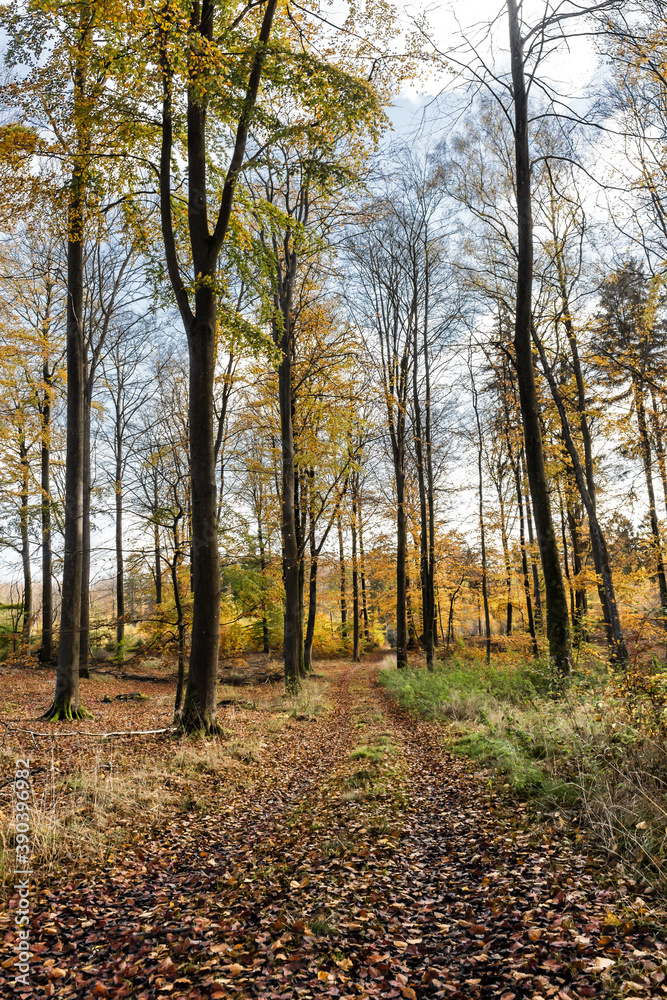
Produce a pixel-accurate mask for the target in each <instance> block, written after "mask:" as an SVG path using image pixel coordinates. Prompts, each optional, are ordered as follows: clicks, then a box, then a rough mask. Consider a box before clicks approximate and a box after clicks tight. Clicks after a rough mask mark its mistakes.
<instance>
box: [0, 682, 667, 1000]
mask: <svg viewBox="0 0 667 1000" xmlns="http://www.w3.org/2000/svg"><path fill="white" fill-rule="evenodd" d="M374 674H375V668H373V667H372V666H361V667H352V666H349V667H340V668H336V669H334V671H333V674H332V678H333V682H332V687H333V691H332V700H333V708H334V710H333V712H332V713H330V714H328V715H326V716H325V717H322V718H320V719H318V720H317V721H302V722H300V723H298V724H296V725H295V726H294V727H292V728H289V729H287V728H282V729H280V728H279V729H277V730H276V731H271V730H270V728H268V727H267V729H266V732H265V733H264V747H263V749H262V750H261V752H260V754H259V760H258V761H256V762H254V763H252V765H251V769H252V774H253V777H252V782H251V788H250V791H248V786H244V787H243V788H242V789H240V790H239V791H238V792H237V793H236V794H231V790H230V789H229V788H226V789H225V788H222V787H220V786H219V784H218V783H217V779H216V776H215V775H212V776H211V782H210V794H209V796H208V798H207V803H206V809H205V811H203V812H202V810H200V811H199V812H197V813H196V814H194V815H185V816H183V815H172V816H171V818H169V819H168V820H165V823H164V825H163V826H162V827H161V828H160V829H159V830H155V831H153V834H152V837H151V838H144V839H143V840H142V841H141V842H139V843H132V844H131V843H128V845H127V854H126V856H125V857H124V859H123V863H122V865H114V866H113V867H109V868H104V866H99V867H98V869H96V871H95V872H94V873H86V874H84V875H83V877H81V878H79V877H78V876H77V873H75V872H68V873H67V874H64V875H63V878H62V881H59V882H57V883H54V884H53V885H51V886H44V887H42V890H41V894H40V895H41V903H42V909H41V910H40V911H39V912H38V913H37V916H36V928H35V930H36V931H38V940H39V942H40V944H39V945H38V947H39V949H40V953H39V958H38V960H35V963H34V974H33V984H34V987H35V988H34V990H33V991H27V992H25V994H24V995H25V996H42V995H46V996H57V997H81V998H84V997H86V998H87V997H98V996H101V997H124V996H127V997H132V998H133V1000H148V998H150V1000H153V998H155V997H174V998H179V1000H183V998H186V997H187V998H195V1000H196V998H209V997H211V998H222V997H239V998H250V997H266V998H284V1000H287V998H289V1000H292V998H294V1000H297V998H304V1000H308V998H311V997H316V996H333V997H341V998H346V997H363V996H366V997H405V998H407V1000H415V998H416V997H430V996H443V997H450V998H464V997H465V998H476V997H499V998H502V1000H513V998H515V997H516V998H520V997H530V998H532V1000H539V998H544V1000H546V998H549V997H560V998H563V1000H564V998H575V997H590V996H615V995H618V996H625V997H638V996H640V997H644V998H646V997H653V996H664V995H667V989H666V988H665V986H664V985H663V980H664V972H665V969H666V968H667V949H666V948H665V946H664V945H663V943H662V942H661V941H659V940H656V928H652V927H651V925H650V923H646V921H644V926H643V929H642V928H641V927H639V926H638V923H637V917H636V914H635V913H634V912H633V911H632V910H631V909H630V908H628V906H625V905H623V903H622V901H621V899H620V897H619V896H618V894H617V893H616V892H614V891H613V890H612V889H609V888H607V889H603V888H601V887H600V884H599V882H600V876H599V874H598V875H596V873H595V872H594V871H593V870H591V869H589V867H588V864H587V858H586V856H585V854H583V853H581V854H580V853H577V851H576V849H575V848H574V847H573V846H572V845H571V844H570V843H569V842H568V841H567V840H566V839H565V837H564V836H562V835H561V837H560V839H559V836H558V834H556V833H555V832H554V833H547V832H545V831H538V830H531V829H529V823H528V821H527V819H526V814H525V810H522V808H521V807H520V806H519V805H517V804H515V803H512V802H510V801H504V800H502V799H499V798H497V797H496V796H495V795H494V794H493V793H492V791H491V790H490V789H489V787H488V780H485V778H484V776H483V775H481V774H480V772H479V770H475V769H474V768H473V767H472V766H471V765H469V764H467V763H466V762H465V761H461V760H457V759H453V758H451V757H450V756H449V755H448V754H447V753H446V752H445V751H444V750H443V748H442V733H441V730H439V729H438V728H437V727H435V726H433V725H430V724H426V723H422V722H419V721H417V720H415V718H414V717H406V716H405V715H403V714H402V713H401V712H400V711H398V710H397V709H396V708H395V706H393V704H391V703H390V702H389V701H388V700H387V698H386V696H385V694H384V692H383V691H382V690H381V689H380V688H378V687H377V685H376V683H375V680H374ZM7 953H8V954H9V952H7ZM8 961H11V959H9V960H8ZM7 967H8V966H7V963H5V965H4V968H7ZM623 984H624V985H623ZM4 988H5V987H3V985H2V982H1V981H0V994H1V995H3V996H4V995H5V994H4V993H3V992H2V990H3V989H4ZM7 995H11V994H10V993H8V994H7ZM17 995H19V996H20V995H21V992H20V991H17Z"/></svg>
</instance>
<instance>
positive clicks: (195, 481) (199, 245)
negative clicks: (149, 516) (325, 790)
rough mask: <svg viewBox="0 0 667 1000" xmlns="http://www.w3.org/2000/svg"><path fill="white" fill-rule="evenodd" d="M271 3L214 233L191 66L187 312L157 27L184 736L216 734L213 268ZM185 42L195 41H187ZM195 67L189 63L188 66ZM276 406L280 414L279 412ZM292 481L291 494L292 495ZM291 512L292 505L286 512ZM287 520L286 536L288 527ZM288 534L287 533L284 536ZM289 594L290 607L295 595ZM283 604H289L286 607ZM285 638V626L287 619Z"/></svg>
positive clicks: (167, 71)
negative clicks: (175, 419)
mask: <svg viewBox="0 0 667 1000" xmlns="http://www.w3.org/2000/svg"><path fill="white" fill-rule="evenodd" d="M276 4H277V0H268V2H267V4H266V7H265V9H264V15H263V18H262V24H261V28H260V31H259V36H258V40H257V42H258V44H257V45H256V47H255V51H254V55H253V57H252V62H251V65H250V72H249V75H248V82H247V86H246V90H245V98H244V100H243V103H242V105H241V109H240V112H239V117H238V124H237V129H236V139H235V142H234V147H233V151H232V156H231V158H230V161H229V166H228V169H227V173H226V175H225V180H224V184H223V186H222V193H221V196H220V203H219V210H218V214H217V219H216V223H215V227H214V230H213V232H211V231H210V229H209V222H208V192H207V164H208V157H207V143H206V97H205V96H203V94H205V91H206V87H203V88H202V87H201V82H200V81H199V80H198V79H197V67H196V65H195V66H194V69H193V73H192V74H191V77H190V81H189V90H188V95H187V170H188V230H189V236H190V248H191V251H192V265H193V272H194V275H195V276H196V282H195V289H194V310H193V309H192V308H191V305H190V302H191V293H190V292H189V291H188V288H187V287H186V284H185V282H184V281H183V278H182V276H181V271H180V266H179V259H178V251H177V248H176V237H175V231H174V220H173V214H172V210H173V201H172V188H171V169H172V154H173V107H172V86H173V82H174V81H173V69H172V64H171V53H170V51H169V32H168V20H165V22H164V24H163V25H162V27H161V30H160V39H159V42H160V53H159V65H160V74H161V84H162V142H161V149H160V220H161V228H162V236H163V240H164V247H165V260H166V264H167V270H168V272H169V278H170V281H171V285H172V288H173V290H174V294H175V297H176V302H177V305H178V308H179V311H180V314H181V318H182V320H183V325H184V328H185V331H186V334H187V338H188V351H189V359H190V373H189V394H190V398H189V450H190V470H191V483H192V485H191V497H192V588H193V591H194V612H193V620H192V646H191V652H190V665H189V670H188V681H187V688H186V691H185V701H184V705H183V711H182V713H181V725H182V726H183V728H184V729H186V730H189V731H202V730H203V731H204V732H207V733H213V732H217V729H218V725H217V718H216V715H217V706H216V689H217V674H218V653H219V644H220V560H219V554H218V538H217V492H216V482H215V473H216V461H215V443H214V437H213V413H214V407H213V385H214V374H215V353H216V352H215V347H216V321H217V292H216V284H217V282H216V270H217V262H218V258H219V255H220V251H221V249H222V246H223V243H224V240H225V238H226V235H227V231H228V228H229V221H230V218H231V212H232V206H233V200H234V192H235V188H236V183H237V179H238V175H239V173H240V171H241V169H242V167H243V162H244V159H245V151H246V145H247V140H248V133H249V128H250V120H251V117H252V113H253V110H254V107H255V103H256V99H257V93H258V91H259V86H260V82H261V78H262V72H263V68H264V60H265V58H266V50H267V45H268V41H269V38H270V35H271V29H272V25H273V17H274V14H275V10H276ZM191 14H192V17H191V30H192V34H193V36H194V35H197V36H199V41H200V43H201V44H202V45H203V47H204V48H205V49H207V48H208V46H209V45H210V43H211V41H212V39H213V28H214V14H215V3H214V2H213V0H202V3H201V4H195V5H193V7H192V11H191ZM193 44H196V43H195V42H194V41H193ZM195 63H196V60H195ZM282 409H283V407H282V400H281V415H282ZM293 488H294V486H293V483H292V484H291V485H290V487H289V489H290V491H292V490H293ZM292 510H293V507H292ZM293 527H294V525H293V521H292V530H293ZM285 530H289V528H287V529H285ZM294 597H295V598H296V600H297V602H298V594H295V595H294ZM288 603H289V602H288ZM286 631H289V628H288V626H287V616H286Z"/></svg>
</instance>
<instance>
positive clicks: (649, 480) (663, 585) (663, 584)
mask: <svg viewBox="0 0 667 1000" xmlns="http://www.w3.org/2000/svg"><path fill="white" fill-rule="evenodd" d="M632 389H633V393H634V400H635V412H636V414H637V427H638V429H639V446H640V449H641V455H642V462H643V465H644V475H645V478H646V492H647V493H648V511H649V520H650V523H651V534H652V535H653V551H654V557H655V563H656V576H657V578H658V588H659V591H660V606H661V608H662V611H663V614H665V615H667V578H666V577H665V561H664V558H663V554H662V540H661V538H660V525H659V523H658V511H657V507H656V503H655V490H654V489H653V470H652V464H653V460H652V456H651V442H650V440H649V436H648V427H647V423H646V409H645V406H644V394H643V391H642V387H641V386H640V385H638V384H637V380H636V379H633V383H632ZM665 625H666V626H667V621H665Z"/></svg>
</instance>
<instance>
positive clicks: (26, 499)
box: [19, 430, 33, 656]
mask: <svg viewBox="0 0 667 1000" xmlns="http://www.w3.org/2000/svg"><path fill="white" fill-rule="evenodd" d="M19 451H20V461H21V507H20V514H19V521H20V528H21V563H22V565H23V620H22V623H21V626H22V627H21V633H22V634H21V645H22V646H23V648H24V649H25V651H26V653H27V654H28V656H30V640H31V638H32V622H33V607H32V571H31V568H30V535H29V532H28V528H29V524H28V515H29V511H30V467H29V465H28V449H27V447H26V443H25V433H24V431H23V430H22V431H21V439H20V446H19Z"/></svg>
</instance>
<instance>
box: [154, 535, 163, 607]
mask: <svg viewBox="0 0 667 1000" xmlns="http://www.w3.org/2000/svg"><path fill="white" fill-rule="evenodd" d="M160 548H161V547H160V526H159V524H158V523H157V521H156V522H155V524H154V525H153V556H154V559H155V604H156V605H157V606H158V607H159V606H160V605H161V604H162V562H161V559H162V556H161V552H160Z"/></svg>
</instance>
